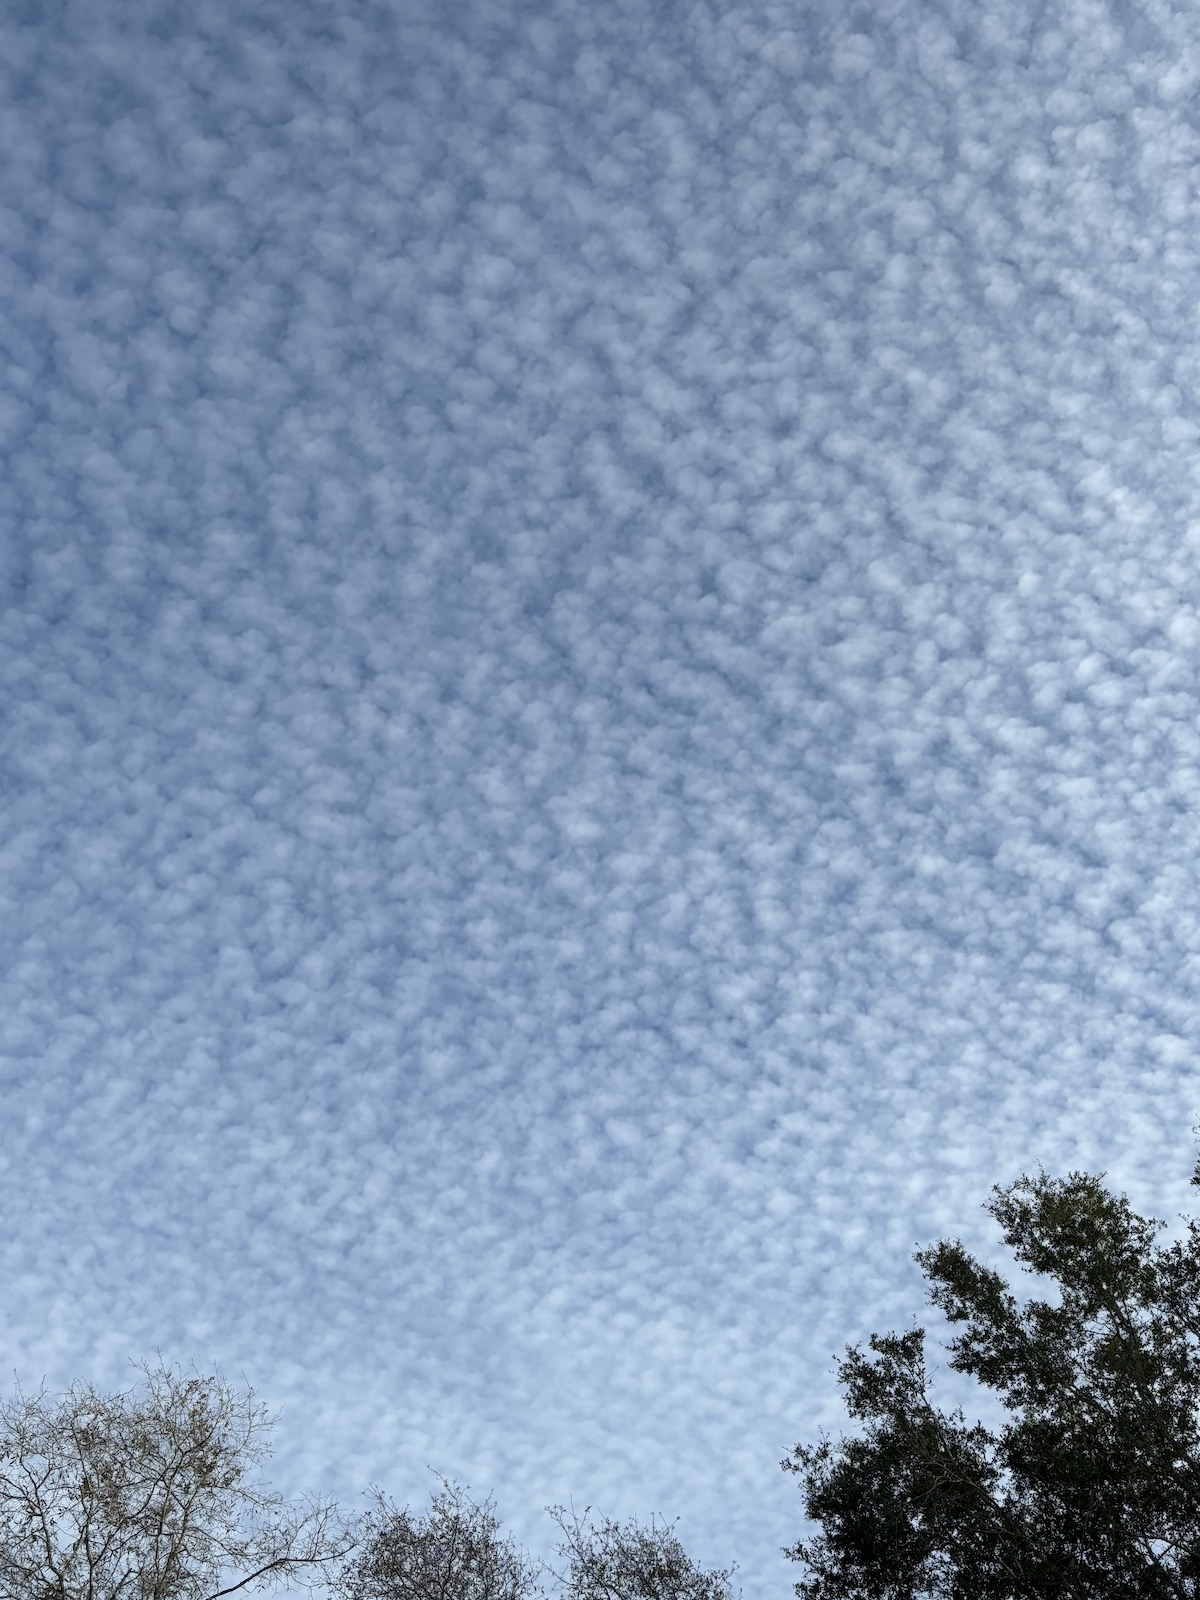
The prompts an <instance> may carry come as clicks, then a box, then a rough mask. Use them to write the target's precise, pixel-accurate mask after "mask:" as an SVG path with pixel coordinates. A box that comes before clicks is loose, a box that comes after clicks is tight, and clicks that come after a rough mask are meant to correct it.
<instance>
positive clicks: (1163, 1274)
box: [782, 1163, 1200, 1600]
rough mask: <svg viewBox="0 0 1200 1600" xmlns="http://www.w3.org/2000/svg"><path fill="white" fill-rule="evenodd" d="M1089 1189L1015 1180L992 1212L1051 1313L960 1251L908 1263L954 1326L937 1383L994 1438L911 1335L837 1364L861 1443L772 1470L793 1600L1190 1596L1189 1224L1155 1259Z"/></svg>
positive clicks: (1196, 1338) (1194, 1564)
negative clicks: (792, 1510) (783, 1500)
mask: <svg viewBox="0 0 1200 1600" xmlns="http://www.w3.org/2000/svg"><path fill="white" fill-rule="evenodd" d="M1102 1179H1103V1175H1102V1174H1101V1175H1100V1176H1090V1175H1088V1174H1086V1173H1080V1172H1074V1173H1072V1174H1071V1175H1070V1176H1069V1177H1067V1178H1065V1179H1057V1178H1051V1177H1048V1176H1046V1174H1045V1173H1041V1174H1039V1176H1037V1177H1036V1178H1030V1177H1022V1178H1020V1179H1018V1181H1017V1182H1015V1183H1013V1184H1011V1185H1009V1186H1008V1187H1007V1188H1000V1187H997V1188H995V1189H994V1190H993V1191H992V1197H991V1199H990V1200H989V1201H988V1202H987V1204H986V1207H985V1209H986V1210H987V1211H989V1212H990V1214H991V1215H992V1217H994V1218H995V1220H996V1221H997V1223H999V1225H1000V1229H1001V1231H1002V1233H1003V1237H1004V1240H1005V1242H1006V1244H1007V1245H1008V1246H1009V1247H1010V1249H1011V1250H1012V1252H1013V1254H1014V1256H1015V1257H1016V1260H1017V1261H1018V1262H1019V1263H1020V1264H1021V1266H1022V1268H1023V1269H1024V1270H1025V1271H1027V1272H1029V1273H1032V1274H1037V1275H1039V1276H1040V1277H1042V1278H1043V1279H1048V1280H1050V1284H1051V1285H1052V1286H1053V1291H1054V1292H1053V1293H1052V1295H1051V1296H1050V1297H1049V1298H1038V1297H1036V1296H1031V1297H1030V1298H1028V1299H1026V1300H1025V1301H1024V1302H1023V1303H1022V1302H1020V1301H1018V1299H1017V1297H1016V1295H1014V1293H1013V1292H1012V1290H1011V1288H1010V1287H1009V1285H1008V1283H1007V1282H1006V1281H1005V1279H1004V1278H1003V1277H1002V1276H1001V1275H1000V1273H998V1272H996V1271H995V1270H993V1269H992V1268H991V1267H988V1266H985V1265H982V1264H981V1263H980V1262H978V1261H976V1260H975V1259H973V1258H972V1257H971V1256H970V1255H969V1254H968V1253H967V1251H966V1250H965V1249H964V1247H963V1245H962V1244H961V1242H958V1241H945V1240H943V1241H942V1242H941V1243H939V1244H936V1245H934V1246H932V1247H930V1248H928V1249H925V1250H921V1251H919V1252H918V1253H917V1256H916V1260H917V1262H918V1264H919V1265H920V1267H921V1269H922V1271H923V1272H924V1274H925V1276H926V1278H927V1279H928V1280H929V1283H930V1286H931V1287H930V1290H929V1299H930V1301H931V1302H932V1304H933V1305H934V1306H936V1307H937V1308H938V1309H939V1310H941V1311H942V1312H943V1313H944V1314H945V1316H946V1317H947V1319H948V1320H949V1322H950V1323H951V1324H952V1325H953V1326H955V1327H958V1328H960V1329H961V1330H962V1331H961V1332H960V1333H958V1334H957V1336H956V1337H955V1338H953V1340H952V1341H951V1343H950V1346H949V1366H950V1367H951V1368H952V1370H954V1371H955V1372H959V1373H963V1374H965V1375H967V1376H968V1377H971V1378H973V1379H975V1380H977V1381H978V1382H979V1383H980V1384H982V1385H983V1386H985V1387H986V1388H987V1389H989V1390H991V1391H992V1392H993V1393H994V1394H995V1395H996V1396H997V1397H998V1399H999V1401H1000V1403H1001V1406H1002V1407H1003V1410H1004V1412H1005V1414H1006V1420H1005V1421H1004V1423H1003V1424H1002V1425H1001V1426H998V1427H997V1428H995V1429H989V1428H986V1427H984V1426H983V1425H981V1424H978V1423H977V1424H973V1425H968V1423H967V1422H966V1420H965V1418H964V1415H963V1412H962V1411H961V1409H957V1410H954V1411H950V1412H947V1411H944V1410H942V1409H940V1408H939V1407H938V1406H937V1405H936V1404H935V1403H934V1401H933V1399H932V1398H931V1396H930V1378H929V1375H928V1372H927V1370H926V1365H925V1352H924V1330H923V1329H921V1328H914V1329H913V1330H912V1331H910V1332H908V1333H905V1334H888V1335H884V1336H878V1335H877V1336H873V1337H872V1338H871V1339H870V1340H869V1341H868V1343H869V1352H867V1353H864V1351H863V1350H862V1349H861V1348H850V1349H849V1350H848V1351H847V1355H846V1357H845V1359H844V1360H843V1361H841V1362H840V1363H839V1377H840V1380H841V1383H842V1385H843V1387H844V1390H845V1400H846V1407H847V1410H848V1412H849V1415H850V1416H851V1417H852V1418H853V1419H854V1420H855V1421H856V1422H858V1423H859V1424H860V1430H859V1432H858V1433H856V1434H855V1435H853V1436H851V1437H848V1438H843V1439H840V1440H838V1441H837V1442H833V1441H831V1440H830V1439H828V1438H823V1439H821V1440H820V1441H819V1442H818V1443H817V1444H816V1445H808V1446H806V1445H798V1446H797V1447H796V1449H795V1450H794V1452H793V1453H792V1455H791V1456H790V1457H789V1458H787V1459H786V1460H785V1461H784V1462H783V1463H782V1465H783V1466H784V1468H785V1469H786V1470H788V1471H791V1472H795V1473H797V1474H799V1476H800V1480H801V1490H802V1493H803V1497H804V1505H805V1511H806V1513H807V1516H808V1518H809V1519H810V1521H811V1522H813V1523H814V1524H816V1525H818V1527H819V1530H820V1531H819V1532H818V1533H817V1534H816V1535H815V1536H814V1537H812V1538H808V1539H802V1540H801V1541H800V1542H799V1543H798V1544H797V1545H796V1546H795V1548H794V1549H793V1550H791V1551H790V1552H789V1554H790V1555H792V1556H793V1557H794V1558H795V1559H796V1560H798V1561H800V1562H803V1563H804V1564H805V1566H806V1568H807V1576H806V1577H805V1579H804V1580H802V1581H801V1582H799V1583H798V1584H797V1585H796V1593H797V1594H798V1595H799V1596H801V1597H803V1600H916V1597H918V1596H920V1597H937V1600H943V1597H944V1600H968V1597H969V1600H1135V1597H1136V1600H1160V1597H1162V1600H1168V1597H1170V1600H1195V1597H1197V1596H1200V1432H1198V1420H1200V1412H1198V1407H1200V1222H1197V1221H1196V1220H1189V1219H1185V1220H1186V1221H1187V1231H1186V1235H1185V1236H1184V1237H1183V1238H1182V1239H1180V1240H1178V1241H1176V1242H1174V1243H1171V1244H1168V1245H1165V1246H1164V1245H1160V1244H1158V1243H1157V1242H1156V1238H1157V1233H1158V1230H1159V1229H1160V1228H1161V1226H1162V1224H1161V1223H1160V1222H1157V1221H1156V1220H1154V1219H1152V1218H1144V1217H1141V1216H1138V1215H1137V1214H1136V1213H1135V1212H1134V1211H1133V1210H1132V1209H1131V1207H1130V1205H1129V1202H1128V1200H1127V1199H1126V1198H1125V1196H1124V1195H1119V1196H1118V1195H1114V1194H1112V1193H1111V1192H1110V1191H1109V1190H1108V1189H1107V1188H1106V1187H1105V1186H1104V1183H1103V1181H1102ZM1192 1182H1193V1183H1194V1184H1200V1163H1198V1164H1197V1168H1196V1172H1195V1174H1194V1176H1193V1179H1192Z"/></svg>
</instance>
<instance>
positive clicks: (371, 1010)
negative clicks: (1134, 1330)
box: [0, 0, 1200, 1597]
mask: <svg viewBox="0 0 1200 1600" xmlns="http://www.w3.org/2000/svg"><path fill="white" fill-rule="evenodd" d="M0 61H2V62H3V67H2V69H0V71H2V72H3V84H2V92H0V148H3V149H4V151H5V152H6V163H7V165H6V175H5V178H4V182H3V188H2V189H0V207H2V209H0V301H2V305H3V313H4V316H3V321H4V330H5V331H4V338H5V340H6V365H5V373H6V377H5V381H4V384H3V389H2V393H0V430H2V431H3V439H4V447H5V450H6V455H7V460H8V468H7V470H6V473H5V475H4V477H3V480H2V481H0V514H2V516H3V523H4V526H5V527H6V528H7V529H8V530H9V531H8V534H7V536H6V537H5V538H4V539H3V540H0V571H2V581H3V584H4V589H3V600H2V602H0V604H2V606H3V617H2V624H3V625H2V626H0V673H2V675H3V686H4V702H5V724H6V734H5V742H4V746H3V760H4V769H3V770H4V776H3V789H2V796H3V803H4V821H3V828H2V830H0V855H2V857H3V867H2V877H0V883H2V885H3V892H4V895H5V906H4V915H3V921H2V928H3V934H2V937H3V940H4V955H3V984H4V1006H3V1008H2V1010H0V1043H2V1046H3V1051H4V1062H5V1067H4V1070H5V1074H6V1130H5V1133H4V1135H3V1140H2V1143H0V1151H2V1153H3V1158H4V1166H3V1177H2V1182H3V1186H4V1207H5V1214H6V1216H8V1217H10V1218H11V1217H15V1218H16V1219H18V1220H17V1221H16V1223H15V1224H13V1225H12V1226H10V1228H9V1229H8V1230H7V1237H6V1240H5V1242H4V1244H3V1247H2V1249H3V1261H4V1268H5V1275H6V1281H7V1282H8V1283H9V1285H10V1295H9V1299H8V1303H7V1306H6V1311H5V1318H6V1320H5V1325H4V1327H5V1332H4V1345H5V1351H6V1359H7V1361H8V1365H9V1366H10V1367H14V1366H15V1367H16V1368H17V1369H18V1370H19V1371H20V1372H21V1373H22V1375H23V1376H24V1377H27V1378H33V1379H36V1377H38V1376H40V1374H41V1373H42V1372H43V1371H44V1372H46V1373H47V1374H48V1375H50V1377H51V1378H52V1380H53V1381H65V1380H66V1379H69V1378H70V1377H72V1376H74V1375H76V1374H77V1373H89V1374H95V1375H96V1376H98V1377H100V1378H102V1379H104V1380H105V1381H114V1380H116V1379H117V1378H119V1377H120V1375H121V1373H122V1370H123V1368H122V1363H123V1361H124V1359H125V1358H126V1356H128V1355H140V1354H143V1353H145V1352H147V1351H149V1350H152V1349H154V1348H156V1347H157V1348H161V1349H162V1350H163V1351H164V1353H166V1354H167V1355H169V1356H172V1357H178V1358H180V1359H184V1360H186V1359H189V1358H192V1357H194V1358H195V1359H196V1360H197V1361H200V1362H205V1361H207V1360H209V1359H215V1360H219V1361H220V1362H222V1363H223V1364H224V1365H225V1366H226V1367H227V1368H229V1369H231V1370H236V1369H238V1368H239V1367H244V1369H245V1370H246V1372H247V1374H248V1375H249V1376H251V1377H252V1378H253V1379H254V1381H255V1382H256V1383H257V1384H258V1385H259V1386H260V1388H261V1390H262V1392H263V1393H264V1395H265V1396H266V1398H268V1400H271V1401H275V1402H279V1403H282V1404H283V1405H284V1406H285V1408H286V1416H285V1425H284V1444H285V1457H284V1463H285V1465H284V1470H285V1471H286V1472H288V1473H291V1474H292V1475H294V1477H295V1480H296V1482H297V1483H300V1482H305V1481H306V1482H308V1483H310V1484H312V1485H313V1486H316V1487H323V1486H329V1487H333V1488H337V1489H340V1490H343V1491H344V1492H347V1493H349V1494H353V1493H354V1492H355V1491H356V1490H357V1489H358V1488H359V1487H361V1486H362V1485H364V1484H365V1483H366V1482H367V1481H369V1480H371V1479H375V1480H377V1481H380V1482H383V1483H385V1484H387V1485H388V1486H389V1487H391V1488H392V1489H393V1490H394V1491H395V1492H396V1493H397V1494H398V1495H400V1496H401V1497H404V1496H406V1495H421V1494H423V1493H424V1492H425V1481H424V1467H425V1464H426V1462H432V1463H433V1464H434V1465H435V1466H437V1467H439V1468H441V1469H442V1470H445V1471H448V1472H452V1473H456V1474H458V1475H460V1476H462V1477H465V1478H469V1479H470V1480H471V1481H472V1482H473V1483H474V1484H475V1485H476V1486H477V1487H479V1488H481V1489H486V1488H488V1487H491V1486H495V1488H496V1489H497V1492H498V1494H499V1499H500V1509H501V1511H502V1513H503V1514H505V1515H506V1516H508V1517H509V1518H511V1520H512V1521H513V1523H514V1524H515V1525H516V1526H517V1527H518V1528H519V1530H520V1531H521V1532H522V1534H523V1535H524V1536H526V1537H528V1538H530V1539H531V1540H534V1541H535V1542H536V1541H538V1540H540V1541H542V1542H543V1543H544V1541H545V1539H546V1531H545V1526H544V1523H543V1521H542V1519H541V1517H540V1508H541V1507H542V1506H543V1505H544V1504H546V1503H547V1502H549V1501H553V1500H557V1499H562V1498H565V1497H567V1496H569V1495H574V1496H575V1497H576V1499H577V1501H578V1502H579V1503H585V1502H587V1501H591V1502H593V1503H594V1504H596V1505H597V1506H599V1507H600V1508H601V1509H602V1510H604V1511H607V1512H611V1513H612V1514H621V1515H623V1514H629V1513H636V1514H642V1515H645V1514H648V1513H649V1512H650V1511H651V1510H656V1511H659V1510H660V1511H663V1512H665V1513H667V1514H668V1515H671V1514H675V1513H677V1512H678V1513H682V1514H683V1517H684V1521H683V1523H682V1525H681V1532H683V1534H684V1535H685V1537H686V1538H687V1539H688V1540H689V1542H690V1543H692V1544H693V1545H694V1546H695V1547H696V1548H697V1549H698V1550H699V1551H700V1553H702V1554H703V1555H704V1556H705V1557H706V1558H711V1559H713V1560H724V1559H727V1558H736V1559H737V1560H738V1561H739V1562H740V1563H741V1564H742V1568H743V1573H742V1576H743V1579H744V1581H745V1585H746V1590H747V1594H748V1596H751V1597H757V1596H758V1595H760V1594H762V1595H765V1594H766V1593H767V1592H768V1591H769V1590H774V1589H776V1588H778V1587H779V1586H781V1585H784V1584H786V1583H787V1582H788V1581H789V1577H790V1574H789V1572H788V1570H787V1568H786V1565H785V1563H784V1562H783V1561H782V1559H781V1558H779V1557H778V1555H777V1551H778V1547H779V1546H780V1545H781V1544H783V1543H784V1542H786V1541H789V1540H791V1539H794V1538H795V1536H796V1533H797V1531H798V1526H797V1524H798V1516H797V1507H796V1503H795V1491H794V1487H793V1486H791V1485H790V1484H789V1483H788V1482H787V1481H786V1480H784V1479H783V1476H782V1474H780V1473H779V1472H778V1469H777V1466H776V1463H777V1460H778V1458H779V1455H780V1454H781V1453H782V1452H783V1450H784V1449H785V1448H786V1447H788V1446H789V1445H790V1444H791V1443H792V1442H794V1440H795V1439H796V1438H798V1437H801V1436H811V1435H812V1434H813V1433H815V1431H816V1429H817V1428H818V1427H819V1426H820V1425H821V1424H822V1423H825V1424H829V1423H833V1422H835V1421H836V1406H835V1394H834V1390H833V1384H832V1380H831V1378H830V1376H829V1372H828V1368H829V1365H830V1358H831V1356H832V1354H833V1353H834V1352H835V1351H837V1350H838V1349H839V1348H840V1346H841V1345H842V1343H843V1342H844V1341H845V1340H846V1339H848V1338H852V1337H860V1336H862V1335H863V1334H864V1333H865V1332H866V1331H867V1330H868V1329H870V1328H872V1327H883V1326H888V1325H893V1324H898V1323H903V1322H904V1321H906V1320H907V1318H908V1316H909V1314H910V1313H911V1312H912V1311H914V1310H915V1309H916V1308H917V1305H918V1301H919V1284H918V1281H917V1277H916V1274H915V1269H913V1268H912V1267H911V1265H910V1263H909V1262H908V1259H907V1252H908V1250H909V1248H910V1247H911V1245H912V1244H913V1243H914V1242H916V1241H918V1240H926V1239H929V1238H931V1237H933V1236H935V1235H936V1234H937V1233H938V1232H941V1231H951V1230H952V1231H958V1232H963V1233H964V1234H965V1235H966V1236H967V1237H969V1238H972V1239H976V1240H980V1239H982V1238H983V1237H984V1235H983V1233H982V1220H983V1219H982V1218H981V1217H980V1215H979V1213H978V1211H977V1202H978V1201H979V1200H980V1199H982V1198H983V1195H984V1194H985V1192H986V1189H987V1187H988V1185H989V1184H990V1183H991V1182H992V1181H993V1180H994V1179H997V1178H1003V1177H1006V1176H1011V1175H1015V1173H1016V1172H1018V1171H1019V1170H1021V1169H1022V1168H1027V1167H1030V1166H1033V1165H1035V1164H1036V1163H1037V1162H1038V1161H1044V1162H1045V1163H1046V1164H1047V1165H1048V1166H1051V1167H1058V1168H1062V1167H1065V1166H1067V1165H1070V1164H1072V1163H1077V1164H1084V1165H1091V1166H1107V1167H1108V1168H1109V1169H1110V1171H1112V1172H1113V1173H1114V1175H1115V1176H1117V1177H1118V1178H1119V1179H1120V1180H1121V1181H1122V1182H1125V1183H1126V1184H1128V1185H1129V1187H1130V1189H1131V1193H1132V1194H1133V1195H1134V1197H1135V1199H1137V1200H1138V1201H1139V1203H1142V1204H1146V1205H1149V1206H1152V1207H1153V1208H1155V1209H1157V1210H1158V1211H1160V1212H1163V1213H1166V1214H1168V1215H1170V1214H1172V1213H1173V1212H1174V1211H1175V1210H1177V1209H1178V1208H1179V1207H1180V1206H1181V1205H1185V1204H1186V1186H1185V1184H1184V1179H1185V1178H1186V1174H1187V1171H1188V1168H1189V1165H1190V1159H1191V1147H1190V1135H1189V1131H1188V1130H1189V1125H1190V1122H1191V1121H1192V1120H1193V1111H1194V1094H1193V1087H1192V1086H1193V1081H1194V1073H1193V1070H1192V1062H1193V1060H1194V1054H1195V1045H1196V1034H1197V1007H1196V972H1197V967H1196V962H1197V955H1198V953H1200V923H1198V899H1200V897H1198V894H1197V873H1196V866H1195V863H1196V860H1197V857H1198V850H1197V847H1198V845H1200V838H1198V837H1197V823H1196V815H1197V799H1198V795H1197V789H1198V786H1200V733H1198V732H1197V717H1196V712H1197V694H1196V664H1197V655H1198V650H1200V618H1198V616H1197V610H1198V606H1200V496H1198V494H1197V475H1196V461H1197V450H1196V443H1197V438H1198V430H1197V425H1196V398H1195V390H1196V377H1197V372H1198V370H1200V369H1198V360H1200V347H1198V345H1197V337H1196V332H1195V328H1194V326H1193V323H1194V316H1193V312H1192V308H1193V307H1194V304H1195V300H1196V294H1197V289H1198V288H1200V278H1198V274H1197V270H1196V243H1195V241H1196V237H1197V232H1196V222H1197V217H1196V200H1195V192H1194V178H1193V173H1194V169H1195V167H1196V161H1197V154H1198V149H1197V144H1198V141H1197V132H1196V116H1195V102H1194V95H1195V91H1196V88H1197V85H1198V84H1200V30H1198V29H1197V25H1196V22H1195V19H1194V16H1193V15H1192V14H1191V12H1190V11H1189V10H1188V9H1187V8H1185V7H1182V6H1180V7H1175V8H1172V7H1170V6H1167V5H1164V4H1160V3H1156V0H1152V3H1146V4H1139V5H1132V4H1130V5H1127V6H1120V5H1116V4H1106V3H1101V0H1097V3H1087V4H1085V3H1078V4H1075V3H1070V0H1052V3H1050V4H1045V5H1036V6H1035V5H1033V4H1000V3H994V4H993V3H988V4H983V5H980V4H972V5H966V4H963V5H958V4H945V5H939V4H930V3H928V0H921V3H920V4H916V3H915V0H904V3H883V0H881V3H878V4H871V5H860V6H853V5H850V6H847V5H843V4H838V5H833V4H817V5H812V6H807V7H788V6H781V5H774V4H770V3H767V0H763V3H760V4H747V5H741V6H738V5H705V4H696V5H682V4H681V5H678V6H674V5H653V6H652V5H649V4H646V3H642V0H639V3H636V4H635V3H632V0H628V3H616V4H613V5H610V6H604V7H594V6H573V5H569V4H567V3H565V0H559V3H550V4H546V5H537V6H535V5H519V6H515V7H514V6H512V5H489V4H484V3H480V4H475V3H471V4H463V5H459V6H452V7H447V6H443V5H436V6H435V5H432V4H428V5H419V4H399V3H395V4H363V5H359V6H355V7H353V8H338V7H334V6H332V5H323V4H317V3H315V0H289V4H287V5H286V6H285V5H282V4H269V3H259V0H255V3H251V4H240V5H236V6H235V5H231V4H228V3H227V0H216V3H212V4H207V5H205V4H199V5H195V4H193V5H189V6H186V7H184V6H173V5H168V4H154V3H147V4H146V5H143V6H140V7H138V8H134V11H133V12H131V11H130V9H129V8H127V7H121V6H115V5H108V4H103V3H97V0H91V3H89V4H88V5H86V6H84V5H79V4H67V5H65V6H63V7H60V8H59V9H58V10H57V11H55V12H54V13H53V14H51V10H50V8H43V7H35V8H29V9H28V12H27V14H26V15H24V16H22V13H21V10H20V8H19V7H13V8H10V9H9V11H8V12H7V14H6V19H5V20H4V22H3V24H2V25H0ZM314 1397H315V1398H314Z"/></svg>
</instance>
